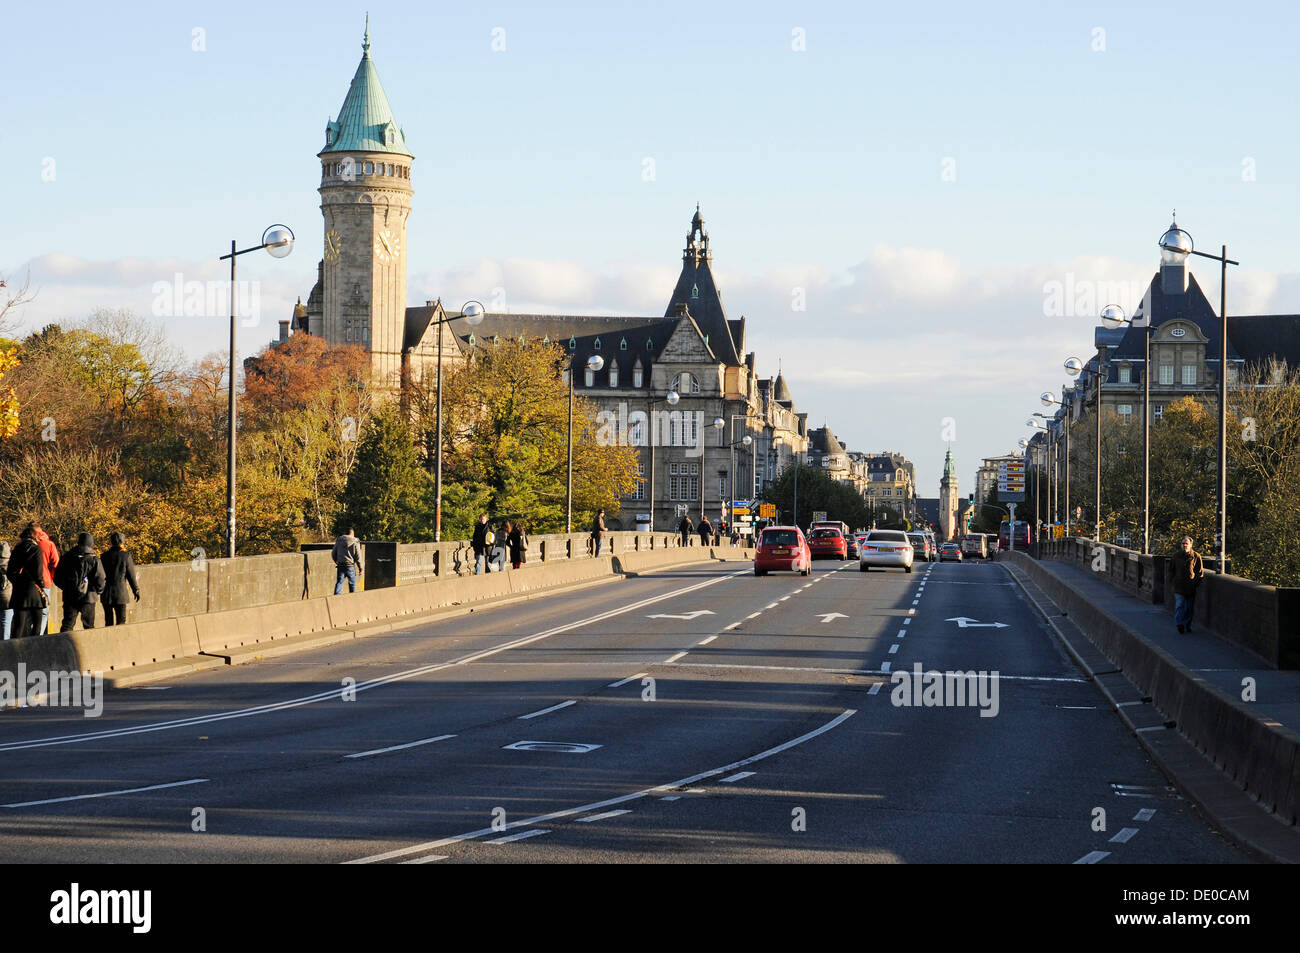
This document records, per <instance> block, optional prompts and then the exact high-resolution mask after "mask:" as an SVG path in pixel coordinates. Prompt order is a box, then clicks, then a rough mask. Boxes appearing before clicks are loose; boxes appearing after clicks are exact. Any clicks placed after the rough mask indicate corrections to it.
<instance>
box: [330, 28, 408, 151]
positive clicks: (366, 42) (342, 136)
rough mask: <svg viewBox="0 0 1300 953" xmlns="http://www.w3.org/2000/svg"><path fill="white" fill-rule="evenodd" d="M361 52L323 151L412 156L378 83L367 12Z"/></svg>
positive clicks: (382, 88)
mask: <svg viewBox="0 0 1300 953" xmlns="http://www.w3.org/2000/svg"><path fill="white" fill-rule="evenodd" d="M361 54H362V55H361V63H360V65H359V66H357V72H356V75H354V76H353V77H352V85H351V86H350V87H348V95H347V98H345V99H344V100H343V106H342V107H341V108H340V109H339V118H338V119H337V120H336V121H334V122H331V123H328V124H327V125H326V127H325V148H324V149H322V150H321V151H320V154H321V155H324V154H325V153H327V152H389V153H392V154H394V155H400V156H411V153H410V150H408V149H407V147H406V136H405V135H404V134H403V132H402V129H401V127H400V126H398V125H397V120H396V119H394V118H393V110H392V107H390V106H389V105H388V97H387V96H386V95H385V94H384V87H383V85H382V84H381V83H380V82H379V73H378V72H377V71H376V70H375V63H374V61H373V60H372V59H371V58H370V14H366V32H365V36H364V38H363V39H362V41H361ZM412 158H413V157H412Z"/></svg>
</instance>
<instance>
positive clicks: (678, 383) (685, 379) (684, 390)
mask: <svg viewBox="0 0 1300 953" xmlns="http://www.w3.org/2000/svg"><path fill="white" fill-rule="evenodd" d="M672 389H673V390H675V391H677V393H679V394H698V393H699V392H700V384H699V381H697V380H696V379H695V376H694V375H693V374H688V373H686V372H685V371H683V372H682V373H680V374H678V375H677V376H676V377H674V378H673V387H672Z"/></svg>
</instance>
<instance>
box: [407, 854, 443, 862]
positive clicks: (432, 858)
mask: <svg viewBox="0 0 1300 953" xmlns="http://www.w3.org/2000/svg"><path fill="white" fill-rule="evenodd" d="M446 859H447V855H446V854H429V855H428V856H427V857H417V858H415V860H404V861H402V863H404V864H432V863H433V862H434V861H438V860H446Z"/></svg>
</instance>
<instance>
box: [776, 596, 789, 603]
mask: <svg viewBox="0 0 1300 953" xmlns="http://www.w3.org/2000/svg"><path fill="white" fill-rule="evenodd" d="M789 598H790V597H789V596H782V597H781V598H780V599H777V600H776V601H777V602H785V600H787V599H789Z"/></svg>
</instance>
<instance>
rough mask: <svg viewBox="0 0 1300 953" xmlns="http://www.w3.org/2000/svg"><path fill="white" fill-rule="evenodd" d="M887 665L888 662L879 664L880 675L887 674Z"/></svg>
mask: <svg viewBox="0 0 1300 953" xmlns="http://www.w3.org/2000/svg"><path fill="white" fill-rule="evenodd" d="M889 665H890V663H889V662H881V663H880V671H881V673H882V674H886V675H887V674H889Z"/></svg>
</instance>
